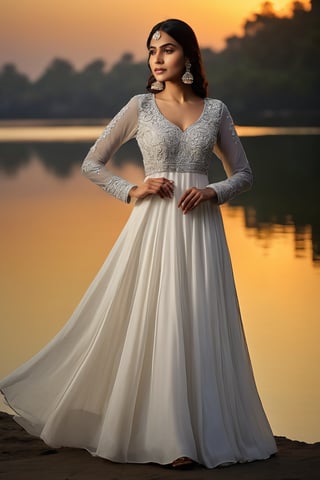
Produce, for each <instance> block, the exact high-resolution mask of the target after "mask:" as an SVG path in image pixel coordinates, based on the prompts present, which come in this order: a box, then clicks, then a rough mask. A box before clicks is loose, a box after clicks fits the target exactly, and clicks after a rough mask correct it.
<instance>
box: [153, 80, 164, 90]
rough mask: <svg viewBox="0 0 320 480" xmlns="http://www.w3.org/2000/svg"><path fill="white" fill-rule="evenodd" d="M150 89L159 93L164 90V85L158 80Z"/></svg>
mask: <svg viewBox="0 0 320 480" xmlns="http://www.w3.org/2000/svg"><path fill="white" fill-rule="evenodd" d="M150 88H151V90H156V91H157V92H161V90H163V89H164V85H163V83H162V82H159V80H156V81H155V82H153V83H151V86H150Z"/></svg>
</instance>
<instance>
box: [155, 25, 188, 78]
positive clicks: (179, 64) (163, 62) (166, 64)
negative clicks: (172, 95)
mask: <svg viewBox="0 0 320 480" xmlns="http://www.w3.org/2000/svg"><path fill="white" fill-rule="evenodd" d="M159 33H160V38H158V39H157V40H155V39H154V38H152V39H151V42H150V47H149V66H150V69H151V72H152V74H153V75H154V77H155V79H156V80H158V81H160V82H181V76H182V75H183V73H184V71H185V56H184V53H183V49H182V47H181V45H180V44H179V43H178V42H176V41H175V40H174V39H173V38H172V37H170V35H168V34H167V33H165V32H162V31H160V32H159Z"/></svg>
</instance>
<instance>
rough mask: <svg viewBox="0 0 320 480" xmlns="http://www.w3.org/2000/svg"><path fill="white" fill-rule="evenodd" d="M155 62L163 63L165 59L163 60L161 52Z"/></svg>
mask: <svg viewBox="0 0 320 480" xmlns="http://www.w3.org/2000/svg"><path fill="white" fill-rule="evenodd" d="M155 61H156V63H162V62H163V58H162V54H161V52H159V53H156V58H155Z"/></svg>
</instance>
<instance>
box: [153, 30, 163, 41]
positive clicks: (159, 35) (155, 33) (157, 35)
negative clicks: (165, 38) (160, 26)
mask: <svg viewBox="0 0 320 480" xmlns="http://www.w3.org/2000/svg"><path fill="white" fill-rule="evenodd" d="M160 37H161V33H160V30H157V31H156V32H154V34H153V35H152V38H153V40H159V38H160Z"/></svg>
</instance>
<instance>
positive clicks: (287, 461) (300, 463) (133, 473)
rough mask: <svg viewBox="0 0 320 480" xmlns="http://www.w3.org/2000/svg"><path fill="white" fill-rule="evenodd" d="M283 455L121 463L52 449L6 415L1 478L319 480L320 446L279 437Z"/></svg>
mask: <svg viewBox="0 0 320 480" xmlns="http://www.w3.org/2000/svg"><path fill="white" fill-rule="evenodd" d="M276 441H277V444H278V448H279V452H278V454H277V455H276V456H274V457H272V458H271V459H269V460H265V461H258V462H253V463H250V464H246V465H234V466H231V467H225V468H216V469H212V470H208V469H205V468H203V467H200V466H196V467H194V468H193V469H192V470H188V471H174V470H172V469H170V468H168V467H162V466H159V465H154V464H117V463H112V462H109V461H107V460H103V459H101V458H97V457H92V456H91V455H90V454H89V453H87V452H86V451H83V450H78V449H72V448H61V449H57V450H56V449H52V448H50V447H48V446H47V445H45V444H44V443H43V442H42V441H41V440H39V439H37V438H34V437H32V436H30V435H29V434H28V433H26V432H25V431H24V430H23V429H22V428H21V427H20V426H19V425H17V424H16V423H15V422H14V420H13V419H12V417H11V416H10V415H8V414H6V413H3V412H0V479H1V480H120V479H123V480H133V479H139V480H162V479H164V480H165V479H172V480H182V479H183V480H206V479H218V480H220V479H223V480H319V479H320V442H318V443H315V444H312V445H310V444H307V443H303V442H296V441H292V440H288V439H287V438H285V437H276Z"/></svg>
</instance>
